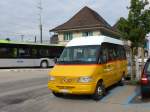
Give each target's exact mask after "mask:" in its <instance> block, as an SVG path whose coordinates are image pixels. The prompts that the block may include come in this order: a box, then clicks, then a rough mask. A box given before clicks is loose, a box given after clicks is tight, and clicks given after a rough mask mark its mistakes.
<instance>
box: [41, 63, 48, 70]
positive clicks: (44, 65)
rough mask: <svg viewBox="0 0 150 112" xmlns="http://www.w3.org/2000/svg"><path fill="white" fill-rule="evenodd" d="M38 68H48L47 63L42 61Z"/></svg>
mask: <svg viewBox="0 0 150 112" xmlns="http://www.w3.org/2000/svg"><path fill="white" fill-rule="evenodd" d="M40 67H41V68H48V62H47V61H42V62H41V65H40Z"/></svg>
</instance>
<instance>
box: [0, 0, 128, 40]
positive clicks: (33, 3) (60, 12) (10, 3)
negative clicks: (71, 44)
mask: <svg viewBox="0 0 150 112" xmlns="http://www.w3.org/2000/svg"><path fill="white" fill-rule="evenodd" d="M129 1H130V0H42V7H43V11H42V23H43V30H44V32H43V36H44V39H49V36H50V34H49V30H50V29H52V28H54V27H56V26H57V25H60V24H62V23H64V22H65V21H67V20H68V19H70V18H71V17H72V16H73V15H74V14H75V13H77V12H78V11H79V10H80V9H81V8H83V7H84V6H88V7H90V8H92V9H93V10H95V11H97V12H98V13H99V14H100V15H101V16H102V17H103V18H104V19H105V20H106V21H107V22H108V23H109V24H110V25H113V24H115V22H116V21H117V20H118V19H119V18H120V17H127V15H128V10H127V6H129ZM38 3H39V0H1V1H0V39H3V38H6V37H9V38H10V39H12V40H19V39H20V35H22V34H23V35H25V38H26V39H25V40H33V37H34V36H35V35H37V37H38V38H39V15H38V14H39V9H38V8H37V7H38Z"/></svg>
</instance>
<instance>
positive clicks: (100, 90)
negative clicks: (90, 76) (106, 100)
mask: <svg viewBox="0 0 150 112" xmlns="http://www.w3.org/2000/svg"><path fill="white" fill-rule="evenodd" d="M105 93H106V92H105V86H104V84H103V82H102V81H100V82H98V83H97V86H96V89H95V92H94V94H93V95H92V97H93V99H94V100H96V101H98V100H101V99H102V98H103V97H104V96H105Z"/></svg>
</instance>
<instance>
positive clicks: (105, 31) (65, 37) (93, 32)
mask: <svg viewBox="0 0 150 112" xmlns="http://www.w3.org/2000/svg"><path fill="white" fill-rule="evenodd" d="M50 31H51V32H54V33H55V34H58V40H57V41H58V43H59V44H66V43H67V42H68V41H70V40H71V39H72V38H76V37H81V36H97V35H106V36H111V37H116V38H118V37H119V34H118V33H117V32H116V30H114V29H113V27H111V25H109V24H108V23H107V22H106V21H105V20H104V19H103V18H102V17H101V16H100V15H99V14H98V13H97V12H95V11H94V10H92V9H90V8H88V7H84V8H82V9H81V10H80V11H79V12H78V13H77V14H75V15H74V16H73V17H72V18H71V19H69V20H68V21H67V22H65V23H63V24H61V25H59V26H57V27H56V28H54V29H52V30H50ZM55 41H56V40H55Z"/></svg>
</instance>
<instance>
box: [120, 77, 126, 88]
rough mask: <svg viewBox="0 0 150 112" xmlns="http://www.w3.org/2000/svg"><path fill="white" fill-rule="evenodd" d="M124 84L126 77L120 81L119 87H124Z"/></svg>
mask: <svg viewBox="0 0 150 112" xmlns="http://www.w3.org/2000/svg"><path fill="white" fill-rule="evenodd" d="M124 82H125V77H124V76H122V77H121V80H120V81H119V86H124Z"/></svg>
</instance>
